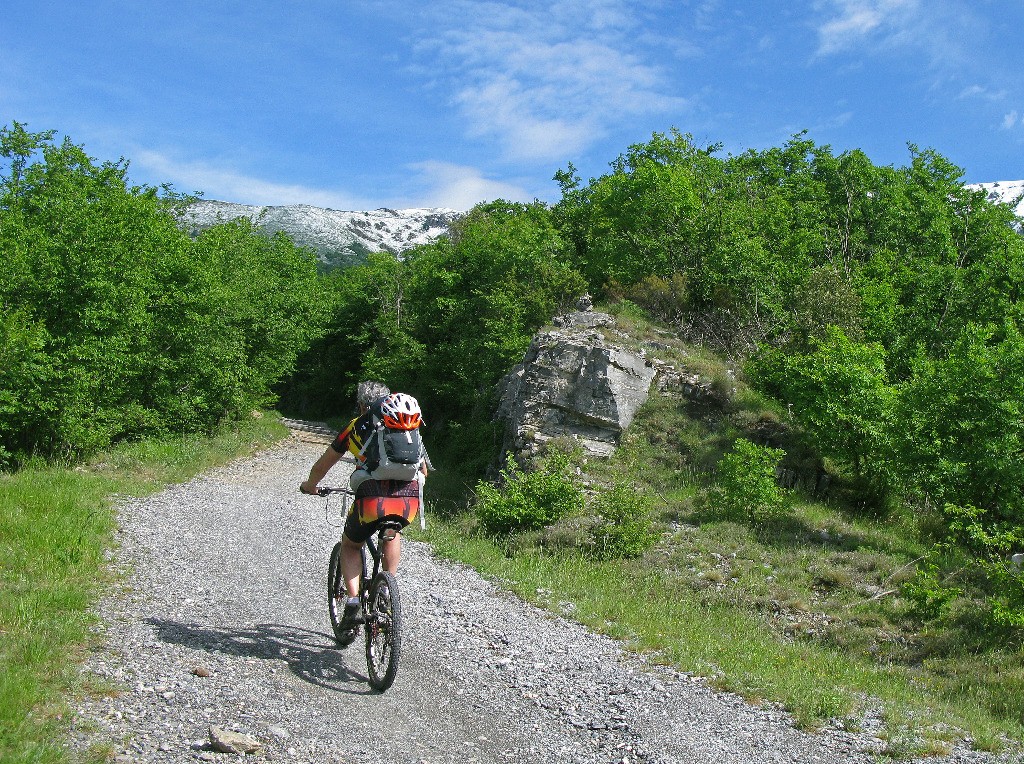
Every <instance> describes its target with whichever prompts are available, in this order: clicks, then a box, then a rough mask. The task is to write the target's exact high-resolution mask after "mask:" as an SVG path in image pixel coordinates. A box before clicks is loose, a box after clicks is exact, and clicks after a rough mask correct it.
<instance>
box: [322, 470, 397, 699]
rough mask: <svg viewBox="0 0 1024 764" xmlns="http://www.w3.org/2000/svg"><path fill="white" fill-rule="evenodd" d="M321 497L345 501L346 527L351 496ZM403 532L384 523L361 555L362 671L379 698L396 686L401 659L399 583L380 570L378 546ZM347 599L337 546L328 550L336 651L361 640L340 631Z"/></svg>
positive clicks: (328, 491)
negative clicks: (365, 671)
mask: <svg viewBox="0 0 1024 764" xmlns="http://www.w3.org/2000/svg"><path fill="white" fill-rule="evenodd" d="M319 493H320V495H321V496H324V497H329V496H330V494H332V493H338V494H341V495H342V496H343V497H344V499H343V501H342V507H341V517H342V522H343V523H344V518H345V517H346V516H347V515H348V505H349V500H350V498H351V497H352V496H353V493H352V491H350V490H349V489H348V488H321V489H320V490H319ZM329 500H330V499H328V501H329ZM401 530H402V525H401V523H397V522H390V521H387V520H385V521H384V522H383V523H382V524H381V526H380V528H379V529H378V530H377V532H376V533H375V534H374V536H371V537H370V538H369V539H367V540H366V543H365V544H363V546H362V549H361V550H360V552H361V554H362V558H363V572H362V575H361V576H360V577H359V604H360V611H361V614H362V626H363V630H364V631H365V633H366V669H367V675H368V677H369V681H370V686H371V687H373V689H375V690H378V691H380V692H383V691H384V690H386V689H388V688H389V687H390V686H391V685H392V684H393V683H394V681H395V676H396V675H397V674H398V660H399V658H400V657H401V654H402V602H401V599H400V598H399V596H398V581H397V580H396V579H395V577H394V575H392V574H391V573H389V572H388V571H386V570H382V569H381V545H382V543H383V542H384V541H386V540H389V539H391V538H394V536H395V534H396V533H398V532H399V531H401ZM347 598H348V591H347V590H346V588H345V576H344V575H343V573H342V569H341V542H340V541H339V542H338V543H337V544H335V545H334V549H333V550H331V562H330V564H329V565H328V567H327V609H328V613H329V614H330V617H331V628H332V629H333V631H334V640H335V641H336V642H337V643H338V646H339V647H348V646H349V645H350V644H352V643H353V642H354V641H355V639H356V637H357V636H359V626H358V625H357V626H356V627H355V628H354V629H343V628H342V627H341V619H342V613H343V612H344V610H345V600H346V599H347Z"/></svg>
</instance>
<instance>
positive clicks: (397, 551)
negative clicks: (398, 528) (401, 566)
mask: <svg viewBox="0 0 1024 764" xmlns="http://www.w3.org/2000/svg"><path fill="white" fill-rule="evenodd" d="M381 558H382V562H383V564H384V570H386V571H387V572H388V573H392V574H397V573H398V563H400V562H401V561H402V534H401V533H399V534H396V535H395V537H394V538H393V539H391V541H385V542H383V543H382V544H381Z"/></svg>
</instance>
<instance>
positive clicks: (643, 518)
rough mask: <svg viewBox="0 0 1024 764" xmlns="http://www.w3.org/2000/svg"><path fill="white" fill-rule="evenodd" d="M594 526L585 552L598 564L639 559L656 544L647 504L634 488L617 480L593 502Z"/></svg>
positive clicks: (649, 508)
mask: <svg viewBox="0 0 1024 764" xmlns="http://www.w3.org/2000/svg"><path fill="white" fill-rule="evenodd" d="M593 509H594V513H595V515H596V516H597V524H596V525H595V526H594V527H593V529H592V530H591V536H592V537H593V542H594V543H593V546H591V547H590V548H589V549H588V552H589V553H590V554H591V555H592V556H594V557H595V558H597V559H599V560H611V559H616V558H625V559H632V558H635V557H640V556H641V555H642V554H643V553H644V552H646V551H647V550H648V549H649V548H650V546H651V545H652V544H653V543H654V542H655V541H656V540H657V538H658V534H657V533H656V532H655V531H654V529H653V528H652V526H651V502H650V499H649V498H648V497H647V496H645V495H644V494H642V493H640V492H638V491H637V488H636V486H634V485H633V484H632V483H629V482H628V481H626V480H621V479H620V480H617V481H616V482H615V484H614V485H613V486H612V487H611V488H610V489H608V490H606V491H602V492H601V493H599V494H597V496H596V497H595V499H594V501H593Z"/></svg>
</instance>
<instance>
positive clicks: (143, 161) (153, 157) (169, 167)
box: [132, 149, 534, 210]
mask: <svg viewBox="0 0 1024 764" xmlns="http://www.w3.org/2000/svg"><path fill="white" fill-rule="evenodd" d="M133 157H134V158H133V160H132V166H133V167H142V168H144V169H145V170H147V171H148V172H149V173H150V174H152V175H153V176H156V177H159V178H160V179H161V182H168V183H171V184H172V185H173V186H174V187H175V188H176V189H177V190H179V191H185V192H189V193H190V192H193V191H201V192H203V196H204V198H206V199H217V200H220V201H226V202H235V203H237V204H256V205H268V206H274V205H284V204H310V205H313V206H314V207H326V208H328V209H333V210H373V209H377V208H379V207H389V208H392V209H406V208H424V207H447V208H450V209H455V210H468V209H470V208H471V207H473V206H474V205H476V204H478V203H479V202H484V201H492V200H494V199H508V200H509V201H523V202H525V201H531V200H532V199H533V198H534V197H533V195H531V194H530V193H529V192H528V191H527V190H526V189H525V188H524V187H522V186H519V185H516V184H515V183H510V182H506V181H500V180H493V179H491V178H487V177H486V176H485V175H484V174H483V172H482V171H481V170H479V169H478V168H475V167H468V166H465V165H457V164H452V163H449V162H441V161H436V160H428V161H424V162H417V163H414V164H411V165H408V169H409V171H410V173H409V176H408V177H407V178H406V179H405V180H404V183H403V184H402V187H400V188H396V194H395V195H394V196H393V197H389V198H387V199H370V198H361V197H357V196H355V195H352V194H347V193H345V192H343V191H333V190H326V189H319V188H313V187H310V186H303V185H299V184H293V183H274V182H272V181H267V180H264V179H262V178H255V177H252V176H248V175H245V174H243V173H240V172H237V171H235V170H232V169H225V168H222V167H215V166H213V165H211V164H207V163H204V162H177V161H175V160H173V159H171V158H170V157H168V156H166V155H165V154H162V153H160V152H157V151H151V150H146V149H142V150H138V151H136V152H135V153H134V155H133Z"/></svg>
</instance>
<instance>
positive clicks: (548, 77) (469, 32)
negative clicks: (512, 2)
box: [419, 0, 688, 161]
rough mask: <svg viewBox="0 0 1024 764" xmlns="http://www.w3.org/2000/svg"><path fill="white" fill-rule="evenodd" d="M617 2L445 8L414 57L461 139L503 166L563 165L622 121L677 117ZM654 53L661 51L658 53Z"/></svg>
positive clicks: (660, 76) (634, 23)
mask: <svg viewBox="0 0 1024 764" xmlns="http://www.w3.org/2000/svg"><path fill="white" fill-rule="evenodd" d="M637 12H638V9H637V4H636V3H635V2H634V3H630V2H626V1H625V0H603V2H583V1H582V0H560V1H559V2H554V3H551V4H549V3H542V2H527V3H525V4H524V5H523V6H522V7H510V6H508V5H504V4H497V3H481V2H460V3H456V4H454V6H453V5H452V4H445V6H444V13H442V14H438V18H437V23H438V24H440V26H439V27H438V30H439V31H437V32H436V33H435V34H434V35H433V36H431V37H429V38H428V39H425V40H424V41H423V42H422V44H421V45H420V47H419V50H420V52H421V53H423V54H425V55H429V56H430V57H431V58H432V59H433V63H434V65H435V66H437V65H438V64H440V67H441V72H442V76H443V77H444V78H445V79H446V80H447V81H448V82H450V85H449V87H450V89H451V90H452V96H451V102H452V103H453V104H454V105H455V106H457V107H458V108H459V110H460V112H461V114H462V115H463V116H464V117H465V119H466V130H467V133H468V134H469V135H471V136H474V137H485V138H493V139H496V140H497V141H498V142H499V144H500V145H501V147H502V150H503V152H504V157H503V158H505V159H508V160H519V161H521V160H543V161H548V160H563V159H564V158H565V157H566V155H567V154H572V153H574V152H578V151H581V150H583V149H585V148H586V147H588V146H589V145H591V144H592V143H594V142H595V141H597V140H599V139H600V138H601V137H603V135H604V132H605V131H606V130H607V129H608V127H609V126H610V125H612V124H615V123H618V122H620V121H621V120H622V117H623V116H641V115H649V114H660V113H667V112H671V111H673V110H675V111H679V110H682V109H684V108H686V107H687V105H688V102H687V101H686V99H683V98H679V97H676V96H674V95H672V94H671V93H670V92H669V86H668V82H667V77H666V74H665V72H664V71H663V70H662V69H661V68H660V67H659V66H658V65H657V64H655V63H653V62H652V61H653V60H656V59H657V56H658V55H659V53H658V52H657V51H654V50H652V49H650V48H649V47H648V46H647V45H646V44H645V45H640V44H638V43H637V41H636V35H637V34H638V30H640V26H639V22H638V20H637V19H636V17H635V14H636V13H637ZM662 52H663V51H662Z"/></svg>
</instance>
